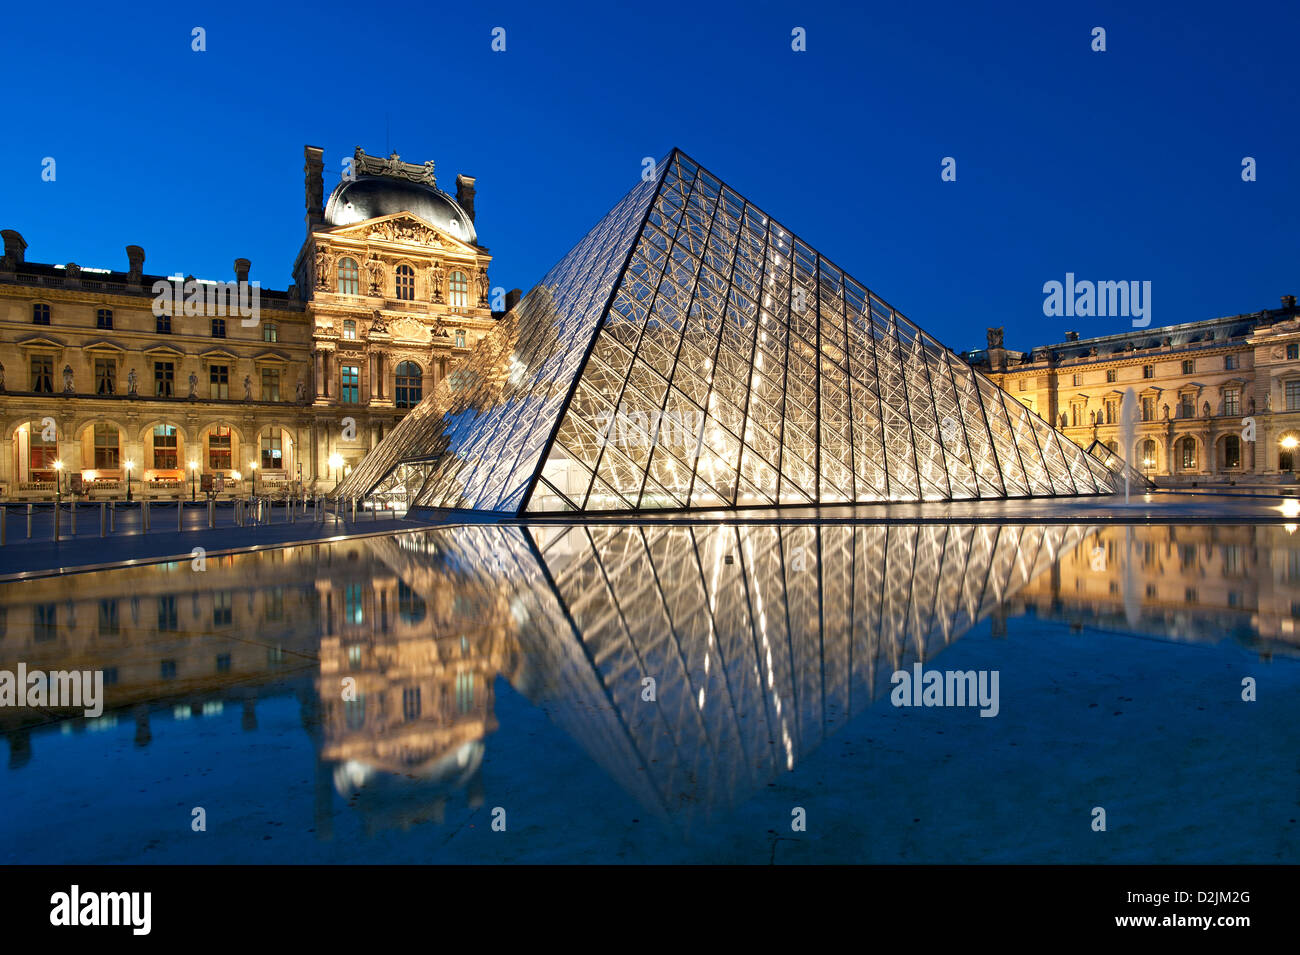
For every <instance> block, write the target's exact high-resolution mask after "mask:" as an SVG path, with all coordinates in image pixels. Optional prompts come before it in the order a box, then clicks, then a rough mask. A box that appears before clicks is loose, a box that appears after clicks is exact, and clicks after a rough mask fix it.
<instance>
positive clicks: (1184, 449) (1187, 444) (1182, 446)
mask: <svg viewBox="0 0 1300 955" xmlns="http://www.w3.org/2000/svg"><path fill="white" fill-rule="evenodd" d="M1178 464H1179V467H1181V468H1182V469H1183V470H1184V471H1190V470H1192V469H1193V468H1195V467H1196V442H1195V441H1193V440H1192V439H1191V438H1183V439H1181V440H1180V441H1179V442H1178Z"/></svg>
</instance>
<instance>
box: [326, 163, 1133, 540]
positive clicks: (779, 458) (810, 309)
mask: <svg viewBox="0 0 1300 955" xmlns="http://www.w3.org/2000/svg"><path fill="white" fill-rule="evenodd" d="M1118 485H1122V478H1121V477H1119V476H1118V475H1117V474H1116V472H1115V471H1114V470H1112V469H1111V468H1108V467H1107V466H1106V465H1105V464H1104V463H1103V462H1102V461H1100V460H1099V459H1098V458H1097V457H1095V456H1093V455H1090V454H1088V453H1087V452H1085V451H1084V450H1083V449H1082V448H1080V447H1079V446H1078V445H1077V444H1075V443H1073V442H1072V441H1070V440H1069V439H1068V438H1066V437H1065V436H1064V435H1062V434H1061V433H1060V432H1058V431H1057V430H1056V429H1054V428H1053V427H1052V426H1051V425H1049V424H1048V423H1047V422H1046V421H1044V420H1043V419H1042V418H1040V417H1038V416H1037V415H1036V414H1034V413H1033V412H1031V411H1030V410H1029V409H1028V408H1026V407H1025V406H1024V405H1023V404H1021V403H1020V402H1019V401H1017V400H1015V399H1014V398H1013V397H1011V396H1010V395H1009V394H1007V393H1006V392H1004V391H1003V390H1002V389H1000V388H999V387H998V386H997V385H995V384H994V383H993V382H992V381H991V380H990V379H988V378H987V377H985V376H983V375H981V374H980V373H979V372H977V371H975V370H974V369H973V368H971V367H970V366H969V365H968V364H967V363H966V362H964V361H963V360H962V359H961V358H960V357H959V356H957V355H956V354H955V353H954V352H952V351H951V350H949V349H948V348H945V347H944V346H942V345H940V344H939V343H938V342H937V341H935V340H934V339H933V338H931V337H930V336H929V335H927V334H926V333H925V332H923V331H922V330H921V329H919V328H918V327H916V326H915V325H913V324H912V323H911V322H909V321H908V320H907V319H906V318H904V317H903V316H902V315H900V314H899V313H898V312H897V311H896V310H895V309H894V308H892V307H891V306H889V305H888V304H887V303H886V302H885V301H883V300H882V299H881V298H879V297H878V296H877V295H875V294H874V293H873V292H871V291H870V290H869V289H867V288H866V287H865V286H864V285H862V284H861V283H859V282H857V281H855V280H854V279H853V278H851V277H850V276H848V275H846V274H845V273H844V272H843V271H842V270H841V269H839V268H837V267H836V266H834V265H833V264H831V262H829V261H828V260H827V259H825V258H824V257H823V256H821V255H820V254H819V253H818V252H817V251H816V250H814V249H812V248H811V247H809V246H808V245H807V244H805V243H804V242H802V241H801V240H800V239H798V238H797V237H795V236H794V235H793V234H791V232H790V231H789V230H788V229H785V228H784V227H782V226H781V225H780V224H779V223H778V222H776V221H775V220H773V219H772V218H771V217H769V216H768V215H767V214H765V213H764V212H763V211H762V210H760V209H758V208H757V207H755V206H754V205H753V204H752V203H750V202H748V201H747V200H746V199H744V198H743V197H742V196H740V195H739V194H738V193H736V192H735V191H734V190H732V189H731V188H729V187H728V186H726V185H725V184H724V183H723V182H722V181H721V180H719V179H718V178H717V177H716V176H714V175H712V174H710V173H709V172H708V171H706V170H704V169H702V168H701V167H700V166H699V165H698V164H697V163H695V162H694V161H692V160H691V159H690V158H689V157H687V156H686V155H685V154H684V153H682V152H681V151H680V150H674V151H673V152H672V153H670V154H669V155H668V156H667V157H666V158H665V159H664V160H663V161H661V162H660V163H659V165H658V166H657V167H656V169H655V173H654V176H653V177H652V178H650V179H649V180H645V181H642V182H641V183H639V184H638V185H637V186H636V187H635V188H634V189H632V191H631V192H629V193H628V194H627V195H626V196H625V197H624V198H623V199H622V200H621V201H620V202H619V203H618V205H616V206H615V207H614V209H613V210H611V211H610V212H609V214H607V215H606V216H605V218H604V219H602V220H601V222H600V223H599V224H598V225H597V226H596V227H595V228H594V229H593V230H592V231H591V232H590V233H589V234H588V235H587V236H586V237H585V238H584V239H583V240H582V241H581V242H579V243H578V245H577V246H576V247H575V248H574V249H573V250H572V251H571V252H570V253H569V254H568V255H566V256H565V257H564V259H562V260H561V261H560V262H559V264H557V265H556V266H555V267H554V268H553V269H551V271H550V272H549V273H547V275H546V277H545V278H544V279H543V280H542V282H541V283H540V284H539V285H538V286H537V287H536V288H534V289H533V290H532V291H531V292H530V293H529V294H528V295H526V296H525V297H524V298H523V300H522V301H521V302H520V303H519V304H518V305H517V306H516V308H515V309H514V310H513V311H512V312H510V313H509V314H508V315H507V316H506V317H505V318H503V319H502V320H501V322H500V323H499V325H498V327H497V328H496V329H494V330H493V332H492V333H491V334H490V335H488V336H487V337H486V338H485V339H484V340H483V341H482V342H481V343H480V344H479V345H478V346H477V348H476V349H475V351H474V352H473V353H472V354H471V355H470V357H469V358H468V359H467V361H466V362H465V363H463V364H462V365H460V366H458V367H457V369H456V370H455V371H454V372H453V373H452V374H451V375H449V376H448V378H447V379H446V380H445V381H443V382H440V383H439V385H438V387H437V388H436V389H435V390H434V392H433V393H432V394H430V395H429V396H428V397H426V398H425V400H424V401H423V402H422V403H421V404H420V405H419V406H417V407H416V408H415V409H414V410H413V411H412V412H411V413H410V414H408V416H407V417H406V418H405V419H404V420H403V421H402V422H401V424H399V425H398V427H396V428H395V429H394V430H393V431H392V432H391V433H390V434H389V435H388V436H386V437H385V438H384V440H383V441H381V442H380V444H379V445H378V447H376V448H375V449H374V451H372V452H371V453H370V454H369V455H368V456H367V457H366V459H365V460H364V461H362V463H361V464H360V465H359V466H358V467H357V468H356V469H355V470H354V471H353V473H352V474H351V475H350V476H349V477H348V479H347V480H346V481H345V482H344V483H343V484H342V485H341V486H340V489H339V492H338V493H339V496H341V497H345V498H361V497H366V496H368V495H369V496H375V497H377V498H381V499H383V498H387V499H395V500H400V501H401V502H403V503H405V504H407V505H408V506H413V507H433V508H449V509H469V510H479V511H489V512H496V513H501V514H516V515H517V514H522V513H538V512H557V511H569V512H573V511H582V512H620V511H622V512H627V511H662V510H688V509H718V508H748V507H764V506H769V507H770V506H789V505H809V504H847V503H868V502H878V501H948V500H963V499H982V498H998V499H1001V498H1014V497H1032V496H1056V495H1081V494H1107V493H1113V492H1114V491H1115V490H1116V487H1117V486H1118Z"/></svg>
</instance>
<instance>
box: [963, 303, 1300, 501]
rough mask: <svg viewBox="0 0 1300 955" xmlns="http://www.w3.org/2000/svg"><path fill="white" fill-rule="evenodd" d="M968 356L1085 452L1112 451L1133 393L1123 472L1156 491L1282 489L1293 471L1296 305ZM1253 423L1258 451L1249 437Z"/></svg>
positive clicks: (1297, 430) (1299, 339) (1299, 389)
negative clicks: (1146, 479) (1143, 478)
mask: <svg viewBox="0 0 1300 955" xmlns="http://www.w3.org/2000/svg"><path fill="white" fill-rule="evenodd" d="M1002 339H1003V336H1002V329H1000V328H991V329H989V331H988V347H987V348H984V349H980V350H978V351H970V352H966V353H965V355H964V356H963V357H965V358H966V359H967V360H968V361H969V362H971V364H972V365H973V366H975V367H976V368H979V369H981V370H982V371H984V372H985V373H986V374H988V375H989V376H990V377H991V378H992V379H993V380H994V381H996V382H997V383H998V384H999V385H1001V386H1002V388H1004V389H1005V390H1006V391H1008V392H1010V393H1011V395H1012V396H1013V397H1015V398H1018V399H1019V400H1020V401H1021V402H1022V403H1023V404H1025V406H1026V407H1028V408H1029V409H1030V410H1031V411H1034V412H1036V413H1038V414H1039V415H1041V416H1043V417H1044V418H1047V419H1048V420H1049V421H1051V422H1052V423H1053V424H1055V425H1056V426H1057V428H1059V429H1060V430H1061V431H1062V432H1063V433H1064V434H1066V435H1067V436H1069V437H1070V438H1071V439H1073V440H1074V441H1075V442H1076V443H1078V444H1081V445H1083V446H1085V447H1088V446H1090V445H1091V444H1092V443H1093V442H1094V441H1095V442H1100V443H1101V444H1103V445H1105V446H1106V447H1108V448H1110V449H1111V450H1113V451H1119V447H1120V423H1119V422H1120V407H1121V404H1122V402H1123V397H1124V393H1125V392H1126V391H1128V390H1129V389H1130V388H1131V389H1132V390H1133V392H1134V396H1135V398H1136V403H1137V404H1136V406H1137V412H1138V423H1137V427H1136V429H1135V430H1136V437H1135V440H1134V446H1133V448H1132V449H1131V450H1130V457H1129V458H1128V460H1129V461H1130V462H1131V463H1132V464H1133V465H1134V467H1136V468H1138V469H1139V470H1141V471H1142V472H1143V473H1144V474H1146V475H1148V476H1150V477H1152V478H1153V479H1154V480H1155V481H1156V483H1157V484H1160V485H1163V486H1170V485H1178V486H1185V485H1191V484H1197V485H1199V486H1201V487H1204V486H1205V485H1207V484H1210V485H1214V486H1219V485H1230V484H1233V483H1237V484H1275V483H1280V484H1288V483H1292V482H1294V480H1295V470H1296V465H1297V462H1298V461H1300V312H1298V311H1297V309H1296V299H1295V296H1294V295H1284V296H1282V297H1281V307H1280V308H1274V309H1263V310H1261V311H1258V312H1254V313H1248V314H1242V315H1233V316H1228V317H1224V318H1212V319H1207V320H1203V321H1194V322H1187V323H1184V324H1178V325H1167V326H1164V327H1161V328H1147V329H1134V330H1132V331H1130V332H1127V333H1121V334H1116V335H1104V336H1100V337H1095V338H1081V337H1080V336H1079V334H1078V332H1067V333H1066V335H1065V339H1066V340H1065V341H1063V342H1058V343H1057V344H1053V345H1041V346H1035V347H1032V348H1030V349H1029V350H1028V351H1013V350H1011V349H1008V348H1005V347H1004V346H1003V340H1002ZM1248 419H1251V420H1253V423H1254V438H1255V440H1254V441H1253V442H1252V441H1249V440H1247V439H1248V438H1249V436H1250V434H1249V429H1248V427H1247V426H1246V422H1247V420H1248Z"/></svg>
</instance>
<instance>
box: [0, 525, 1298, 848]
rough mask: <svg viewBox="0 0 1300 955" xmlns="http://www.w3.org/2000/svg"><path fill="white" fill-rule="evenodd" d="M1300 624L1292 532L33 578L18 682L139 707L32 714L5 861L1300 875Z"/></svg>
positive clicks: (189, 566)
mask: <svg viewBox="0 0 1300 955" xmlns="http://www.w3.org/2000/svg"><path fill="white" fill-rule="evenodd" d="M1297 618H1300V534H1295V529H1294V527H1290V528H1288V527H1283V526H1269V525H1244V526H1227V525H1195V526H1169V525H1142V526H1115V525H1109V526H1105V527H1093V526H1086V525H1068V524H1032V525H1014V524H1001V525H995V524H970V525H960V524H938V523H928V524H910V525H909V524H890V525H877V524H871V525H867V524H851V523H837V524H822V525H818V524H807V523H802V524H796V523H788V524H767V525H765V524H746V523H722V524H698V523H697V524H666V525H653V526H652V525H636V524H610V525H602V524H574V525H563V524H542V525H476V526H457V527H445V528H439V529H436V530H423V531H418V532H405V533H397V534H392V535H386V536H374V537H368V538H358V539H353V540H345V541H339V542H336V543H332V544H323V545H312V546H296V547H290V548H284V549H279V550H268V551H263V552H259V553H253V554H242V555H236V556H227V557H220V558H217V557H210V558H208V559H207V560H206V563H205V564H203V565H202V569H200V567H199V565H198V564H196V563H192V562H190V561H185V562H175V563H165V564H155V565H150V566H138V567H130V568H122V569H116V570H109V571H97V572H90V573H85V574H75V575H69V576H62V577H49V578H44V579H37V580H31V581H27V582H24V583H21V584H5V585H0V672H4V671H8V672H11V673H16V672H18V669H19V667H20V665H21V666H22V667H23V668H24V669H25V671H26V672H27V673H29V674H30V673H32V672H34V671H40V672H42V673H47V674H48V672H49V671H52V670H78V671H97V672H100V673H102V676H103V682H104V697H105V700H104V711H103V714H102V715H101V716H99V717H98V718H90V717H86V716H84V715H82V711H81V710H79V709H72V708H52V707H51V706H49V705H48V703H50V702H53V701H52V700H48V701H47V705H44V706H16V705H10V706H0V720H2V721H3V730H4V734H5V736H6V739H7V742H8V753H7V764H6V768H5V769H3V770H0V773H2V775H0V852H2V853H3V856H4V859H5V861H7V862H10V863H15V862H17V863H27V862H40V863H74V862H75V863H80V862H86V863H106V862H174V863H186V862H313V863H314V862H566V861H573V862H610V861H612V862H752V863H769V862H777V863H783V862H821V861H843V862H884V863H891V862H1084V863H1088V862H1175V861H1177V862H1292V863H1293V862H1297V861H1300V826H1298V825H1297V822H1296V818H1297V816H1298V815H1300V692H1298V691H1300V666H1298V665H1297V662H1298V656H1300V653H1298V651H1300V634H1297V632H1296V620H1297ZM934 673H937V674H938V677H937V678H936V680H937V684H938V685H937V686H935V684H934V683H933V682H932V681H931V680H930V674H934ZM954 674H955V675H956V678H955V679H954V676H953V675H954ZM967 676H969V681H968V682H964V681H965V679H966V677H967ZM913 684H915V685H913ZM954 688H955V691H956V693H955V694H954ZM977 688H978V692H977ZM931 689H935V693H934V694H933V697H932V696H931V695H930V694H929V691H930V690H931ZM990 692H992V694H994V695H993V697H992V698H990V697H989V696H988V694H989V693H990ZM977 696H980V697H981V699H978V700H977V699H976V697H977ZM901 704H907V705H901ZM940 704H943V705H940ZM1099 808H1100V809H1102V810H1104V818H1105V824H1106V827H1105V831H1099V830H1097V829H1096V828H1095V826H1096V822H1095V820H1096V819H1097V818H1098V817H1097V812H1096V810H1097V809H1099ZM200 821H201V822H202V823H203V826H202V827H199V822H200Z"/></svg>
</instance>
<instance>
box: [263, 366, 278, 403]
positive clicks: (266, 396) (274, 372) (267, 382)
mask: <svg viewBox="0 0 1300 955" xmlns="http://www.w3.org/2000/svg"><path fill="white" fill-rule="evenodd" d="M262 400H263V401H279V400H280V371H279V369H276V368H263V369H262Z"/></svg>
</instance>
